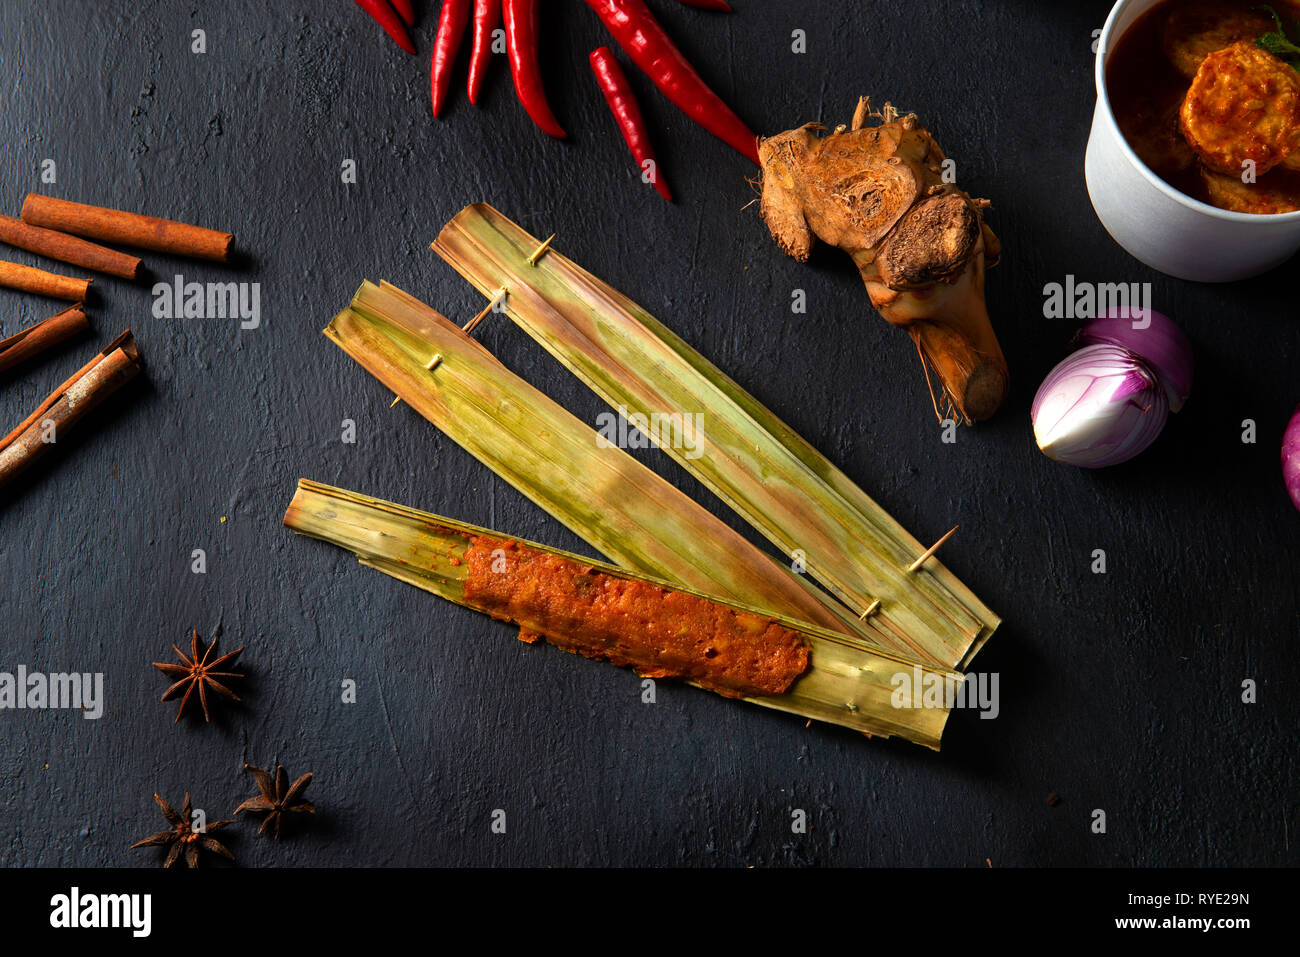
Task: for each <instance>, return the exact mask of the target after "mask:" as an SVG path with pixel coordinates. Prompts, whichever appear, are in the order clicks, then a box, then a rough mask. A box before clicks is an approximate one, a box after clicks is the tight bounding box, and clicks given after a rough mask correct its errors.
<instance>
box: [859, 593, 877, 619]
mask: <svg viewBox="0 0 1300 957" xmlns="http://www.w3.org/2000/svg"><path fill="white" fill-rule="evenodd" d="M878 611H880V599H879V598H877V599H876V600H875V601H873V602H872V603H871V604H870V605H868V606H867V609H866V611H864V612H863V613H862V614H860V615H858V621H866V620H867V619H868V618H870V617H871V616H872V615H874V614H875V613H876V612H878Z"/></svg>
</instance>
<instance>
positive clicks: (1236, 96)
mask: <svg viewBox="0 0 1300 957" xmlns="http://www.w3.org/2000/svg"><path fill="white" fill-rule="evenodd" d="M1179 122H1180V126H1181V128H1182V131H1183V136H1185V137H1186V138H1187V142H1188V144H1189V145H1190V146H1191V147H1192V149H1194V150H1195V151H1196V155H1197V156H1199V157H1200V159H1201V162H1202V163H1204V164H1205V165H1206V166H1208V167H1210V169H1212V170H1216V171H1217V172H1220V173H1227V174H1229V175H1234V176H1240V175H1241V172H1242V169H1243V163H1244V162H1245V161H1246V160H1253V161H1254V163H1255V172H1256V175H1261V176H1262V175H1263V174H1264V173H1267V172H1268V171H1269V170H1271V169H1272V168H1273V167H1274V166H1277V165H1278V164H1279V163H1281V162H1282V161H1283V160H1285V159H1286V158H1287V157H1288V156H1290V155H1291V154H1292V153H1294V152H1295V151H1296V150H1297V149H1300V73H1297V72H1296V71H1295V70H1293V69H1291V67H1289V66H1287V65H1286V64H1285V63H1283V62H1282V61H1281V60H1279V59H1278V58H1277V57H1275V56H1273V54H1271V53H1268V52H1266V51H1264V50H1261V49H1260V48H1259V47H1257V46H1255V45H1254V44H1253V43H1234V44H1233V45H1232V46H1230V47H1228V48H1227V49H1226V50H1218V51H1216V52H1214V53H1211V54H1210V55H1209V56H1207V57H1206V58H1205V61H1204V62H1203V63H1202V64H1201V68H1200V69H1199V70H1197V71H1196V79H1195V80H1193V81H1192V86H1191V89H1189V90H1188V91H1187V96H1186V98H1185V99H1184V100H1183V107H1182V110H1181V111H1180V112H1179Z"/></svg>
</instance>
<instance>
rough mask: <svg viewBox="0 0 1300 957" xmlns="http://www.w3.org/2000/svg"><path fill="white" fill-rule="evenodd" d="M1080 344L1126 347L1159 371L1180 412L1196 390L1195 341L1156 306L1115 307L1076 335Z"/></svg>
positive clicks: (1173, 407) (1172, 403)
mask: <svg viewBox="0 0 1300 957" xmlns="http://www.w3.org/2000/svg"><path fill="white" fill-rule="evenodd" d="M1075 343H1076V344H1077V345H1083V346H1091V345H1098V344H1101V343H1110V344H1111V345H1116V346H1122V347H1123V348H1125V349H1127V350H1128V351H1129V352H1131V353H1133V354H1134V355H1135V356H1137V357H1138V358H1139V359H1141V360H1142V361H1143V363H1144V364H1145V365H1146V367H1147V368H1148V369H1150V370H1151V371H1152V372H1154V373H1155V375H1156V377H1157V378H1158V379H1159V380H1160V384H1161V385H1163V386H1164V388H1165V391H1166V392H1167V393H1168V394H1169V410H1170V411H1171V412H1177V411H1178V410H1179V409H1181V408H1182V407H1183V403H1184V402H1186V401H1187V397H1188V395H1190V394H1191V391H1192V367H1193V364H1194V363H1193V360H1192V344H1191V342H1189V341H1188V339H1187V336H1186V335H1185V334H1184V333H1183V330H1182V329H1179V328H1178V325H1177V324H1176V323H1175V322H1174V321H1173V320H1172V319H1170V318H1169V317H1168V316H1166V315H1164V314H1163V313H1159V312H1156V311H1155V310H1154V309H1148V310H1146V311H1142V310H1138V309H1132V310H1130V309H1127V308H1125V309H1111V310H1110V311H1108V312H1107V313H1106V315H1104V316H1102V317H1100V318H1098V319H1093V320H1091V321H1090V322H1088V323H1087V324H1086V325H1085V326H1084V327H1083V328H1082V329H1080V330H1079V333H1078V335H1077V336H1075Z"/></svg>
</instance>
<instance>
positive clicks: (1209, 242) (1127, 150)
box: [1083, 0, 1300, 282]
mask: <svg viewBox="0 0 1300 957" xmlns="http://www.w3.org/2000/svg"><path fill="white" fill-rule="evenodd" d="M1158 2H1159V0H1119V2H1118V3H1116V4H1115V6H1114V7H1113V8H1112V9H1111V11H1110V16H1109V17H1108V18H1107V19H1106V26H1105V28H1104V29H1103V30H1102V32H1101V39H1100V40H1099V41H1098V43H1097V63H1096V75H1097V108H1096V110H1095V111H1094V113H1093V115H1092V133H1091V134H1090V135H1089V137H1088V152H1087V155H1086V156H1085V158H1084V164H1083V170H1084V177H1085V179H1086V180H1087V183H1088V196H1089V197H1090V198H1091V199H1092V208H1093V209H1095V210H1096V211H1097V217H1098V218H1099V219H1100V220H1101V224H1102V225H1103V226H1105V227H1106V231H1107V232H1108V233H1110V235H1111V236H1112V238H1114V240H1115V242H1117V243H1119V244H1120V245H1121V246H1123V247H1124V249H1126V250H1127V251H1128V252H1129V254H1130V255H1132V256H1133V257H1135V258H1137V259H1140V260H1141V261H1142V262H1144V263H1146V264H1147V265H1148V266H1150V267H1151V268H1152V269H1158V270H1159V271H1160V272H1163V273H1167V274H1168V275H1170V276H1176V277H1178V278H1179V279H1194V280H1197V281H1199V282H1229V281H1231V280H1234V279H1246V278H1248V277H1250V276H1257V275H1259V274H1260V273H1262V272H1267V271H1268V270H1270V269H1272V268H1273V267H1275V266H1278V265H1281V264H1282V263H1284V262H1286V261H1287V260H1288V259H1290V258H1291V257H1292V256H1293V255H1294V254H1295V253H1296V251H1297V250H1300V211H1297V212H1293V213H1273V214H1267V215H1265V214H1258V213H1236V212H1230V211H1228V210H1225V209H1218V208H1216V207H1214V206H1210V205H1208V204H1207V203H1202V202H1200V201H1199V200H1195V199H1192V198H1191V197H1190V196H1187V195H1185V194H1183V193H1180V192H1179V191H1178V190H1176V189H1174V188H1173V187H1172V186H1170V185H1169V184H1168V183H1166V182H1165V181H1164V180H1162V179H1161V178H1160V177H1159V176H1157V175H1156V174H1155V173H1153V172H1151V170H1150V169H1148V168H1147V166H1146V165H1145V164H1144V163H1143V162H1142V161H1141V160H1140V159H1138V158H1137V154H1136V153H1134V152H1133V148H1132V147H1131V146H1129V145H1128V143H1127V142H1126V141H1125V140H1124V137H1123V136H1122V135H1121V134H1120V131H1119V126H1118V125H1116V123H1115V114H1114V113H1113V112H1112V111H1111V108H1110V96H1109V93H1108V92H1107V90H1106V68H1105V64H1106V56H1107V54H1108V53H1109V52H1110V51H1111V50H1113V49H1114V47H1115V44H1116V43H1117V42H1118V41H1119V38H1120V37H1121V36H1123V35H1124V31H1126V30H1127V29H1128V28H1129V27H1130V26H1132V25H1133V22H1134V21H1135V20H1137V18H1138V17H1140V16H1141V15H1142V14H1143V13H1145V12H1146V11H1147V10H1149V9H1151V8H1152V7H1154V6H1155V5H1156V3H1158Z"/></svg>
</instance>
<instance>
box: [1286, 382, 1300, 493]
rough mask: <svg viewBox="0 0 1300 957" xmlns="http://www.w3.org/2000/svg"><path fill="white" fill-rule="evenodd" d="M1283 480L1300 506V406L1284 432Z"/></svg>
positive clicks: (1287, 489)
mask: <svg viewBox="0 0 1300 957" xmlns="http://www.w3.org/2000/svg"><path fill="white" fill-rule="evenodd" d="M1282 481H1284V482H1285V483H1286V491H1287V494H1288V495H1290V496H1291V501H1292V502H1294V503H1295V507H1296V508H1300V406H1297V407H1296V410H1295V415H1293V416H1291V421H1290V422H1289V423H1288V424H1287V427H1286V431H1285V432H1283V433H1282Z"/></svg>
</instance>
